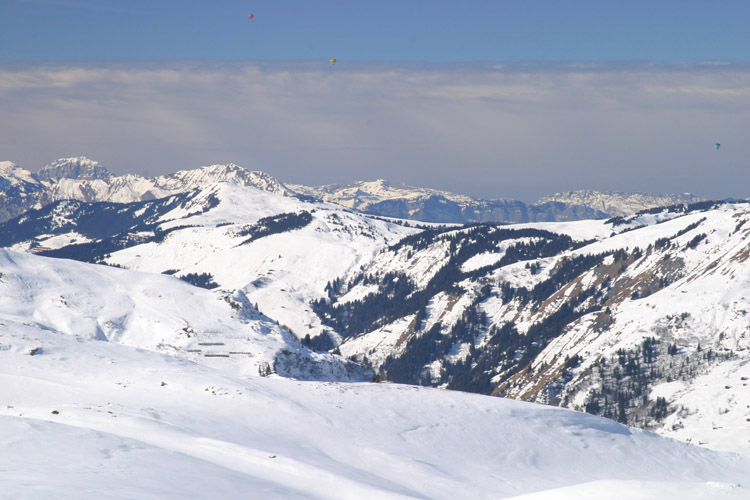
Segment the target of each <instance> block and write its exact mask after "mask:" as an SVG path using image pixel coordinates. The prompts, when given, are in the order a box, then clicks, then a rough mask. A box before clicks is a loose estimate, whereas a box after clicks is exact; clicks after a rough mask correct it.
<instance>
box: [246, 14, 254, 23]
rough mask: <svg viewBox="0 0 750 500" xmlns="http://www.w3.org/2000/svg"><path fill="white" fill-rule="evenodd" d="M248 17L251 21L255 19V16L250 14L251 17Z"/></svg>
mask: <svg viewBox="0 0 750 500" xmlns="http://www.w3.org/2000/svg"><path fill="white" fill-rule="evenodd" d="M247 17H248V19H250V20H251V21H252V20H253V19H255V14H250V15H249V16H247Z"/></svg>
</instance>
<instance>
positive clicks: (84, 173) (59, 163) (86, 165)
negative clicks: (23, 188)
mask: <svg viewBox="0 0 750 500" xmlns="http://www.w3.org/2000/svg"><path fill="white" fill-rule="evenodd" d="M110 175H111V174H110V173H109V170H107V169H106V168H104V167H102V166H101V165H100V164H99V162H96V161H93V160H89V159H88V158H85V157H83V156H79V157H77V158H61V159H59V160H56V161H53V162H52V163H50V164H49V165H47V166H45V167H44V168H42V169H41V170H40V171H39V172H38V173H37V174H36V178H37V179H38V180H40V181H42V182H44V181H47V182H54V181H58V180H60V179H77V180H94V179H107V178H109V177H110Z"/></svg>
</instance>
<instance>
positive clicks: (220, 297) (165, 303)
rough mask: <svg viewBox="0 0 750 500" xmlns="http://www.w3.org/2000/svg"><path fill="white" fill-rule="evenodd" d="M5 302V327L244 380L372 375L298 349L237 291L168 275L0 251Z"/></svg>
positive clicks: (1, 310) (0, 309) (1, 316)
mask: <svg viewBox="0 0 750 500" xmlns="http://www.w3.org/2000/svg"><path fill="white" fill-rule="evenodd" d="M0 298H1V300H0V322H2V321H9V322H11V323H12V324H25V325H29V326H30V327H34V328H37V329H40V330H44V331H49V332H55V333H59V334H66V335H69V336H72V337H74V338H75V339H77V340H79V341H87V340H96V341H108V342H114V343H118V344H123V345H127V346H131V347H138V348H143V349H149V350H154V351H160V352H165V353H169V354H172V355H175V356H179V357H182V358H185V359H190V360H193V361H196V362H198V363H201V364H204V365H208V366H214V367H216V368H221V369H224V370H226V371H228V372H231V373H236V374H243V375H244V374H251V375H257V374H258V373H259V371H260V370H261V369H264V370H265V369H267V367H268V368H271V367H274V366H275V367H276V370H277V371H278V372H280V373H282V374H288V375H294V376H295V377H297V378H313V379H316V380H320V379H322V380H352V379H355V380H361V379H362V378H365V379H366V378H368V375H365V374H364V373H361V372H364V370H360V369H359V368H358V367H356V365H353V364H352V363H350V362H348V361H346V360H343V359H342V358H340V357H336V356H333V355H330V354H327V353H325V354H324V353H314V352H312V351H310V350H309V349H307V348H306V347H304V346H302V345H300V343H299V342H298V341H297V339H296V338H294V336H293V335H292V334H291V333H289V332H288V331H286V330H285V329H283V328H282V327H280V326H278V325H276V324H274V323H273V322H272V321H271V320H270V319H268V318H266V317H263V316H262V315H260V314H259V313H258V312H257V311H256V310H255V309H254V308H253V307H252V306H251V305H250V303H249V302H248V300H247V298H246V297H245V296H244V294H242V293H241V292H234V293H231V294H230V293H227V292H212V291H209V290H204V289H202V288H198V287H195V286H192V285H189V284H187V283H185V282H183V281H181V280H178V279H176V278H173V277H171V276H164V275H159V274H149V273H139V272H135V271H128V270H123V269H115V268H111V267H107V266H98V265H92V264H84V263H80V262H76V261H69V260H63V259H52V258H46V257H39V256H35V255H29V254H24V253H19V252H13V251H8V250H1V249H0ZM2 328H3V327H2V326H0V332H1V331H2ZM292 361H294V363H293V364H294V366H291V364H292Z"/></svg>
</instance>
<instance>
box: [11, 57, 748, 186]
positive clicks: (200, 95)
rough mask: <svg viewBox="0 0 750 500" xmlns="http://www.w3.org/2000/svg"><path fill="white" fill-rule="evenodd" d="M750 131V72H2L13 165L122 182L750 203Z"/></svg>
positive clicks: (111, 68) (270, 67)
mask: <svg viewBox="0 0 750 500" xmlns="http://www.w3.org/2000/svg"><path fill="white" fill-rule="evenodd" d="M748 130H750V68H748V67H744V66H735V65H721V64H703V65H669V66H660V65H653V64H617V65H567V66H541V65H540V66H506V67H503V66H500V65H491V64H486V65H479V64H470V65H459V64H450V65H434V66H433V65H406V64H399V65H388V64H357V65H348V64H346V63H345V64H337V65H336V66H328V65H322V64H318V63H309V62H298V63H295V62H284V63H281V62H280V63H271V62H246V63H236V62H231V63H230V62H227V63H218V62H210V63H209V62H194V63H186V62H174V63H120V64H99V65H96V64H77V65H39V66H33V67H32V66H12V67H11V66H6V67H0V160H10V161H13V162H15V163H17V164H19V165H20V166H22V167H24V168H28V169H31V170H36V169H38V168H40V167H41V166H43V165H44V164H46V163H48V162H50V161H52V160H54V159H56V158H58V157H64V156H74V155H75V156H77V155H85V156H88V157H90V158H93V159H96V160H98V161H100V162H101V163H102V164H103V165H105V166H106V167H108V168H109V169H110V170H112V171H113V172H116V173H125V172H138V173H147V174H150V175H155V174H159V173H165V172H170V171H175V170H178V169H185V168H196V167H199V166H201V165H207V164H212V163H220V162H221V163H223V162H235V163H238V164H240V165H243V166H245V167H247V168H250V169H258V170H264V171H267V172H269V173H270V174H272V175H274V176H276V177H278V178H279V179H280V180H282V181H285V182H290V183H306V184H323V183H334V182H346V181H350V180H358V179H361V180H370V179H375V178H386V179H390V180H393V181H401V182H406V183H409V184H414V185H424V186H430V187H437V188H442V189H447V190H452V191H455V192H461V193H466V194H472V195H476V196H482V197H486V198H497V197H508V198H519V199H524V200H534V199H536V198H537V197H539V196H541V195H545V194H551V193H552V192H556V191H564V190H572V189H589V188H590V189H601V190H613V191H646V192H653V193H674V192H684V191H690V192H693V193H695V194H699V195H702V196H706V197H712V198H721V197H728V196H733V197H747V196H750V193H749V192H748V189H747V188H746V187H745V186H748V185H750V169H748V168H747V167H748V158H750V154H749V153H750V141H749V140H748ZM715 142H720V143H722V147H721V149H720V150H719V151H715V150H714V148H713V144H714V143H715Z"/></svg>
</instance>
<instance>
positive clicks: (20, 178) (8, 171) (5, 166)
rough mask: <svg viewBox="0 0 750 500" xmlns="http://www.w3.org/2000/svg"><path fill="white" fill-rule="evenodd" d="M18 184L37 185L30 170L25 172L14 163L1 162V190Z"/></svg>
mask: <svg viewBox="0 0 750 500" xmlns="http://www.w3.org/2000/svg"><path fill="white" fill-rule="evenodd" d="M18 182H27V183H31V184H36V183H37V181H36V179H34V176H33V174H32V173H31V172H29V171H28V170H25V169H23V168H21V167H19V166H18V165H16V164H15V163H13V162H12V161H0V189H3V188H5V187H7V186H9V185H13V184H17V183H18Z"/></svg>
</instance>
